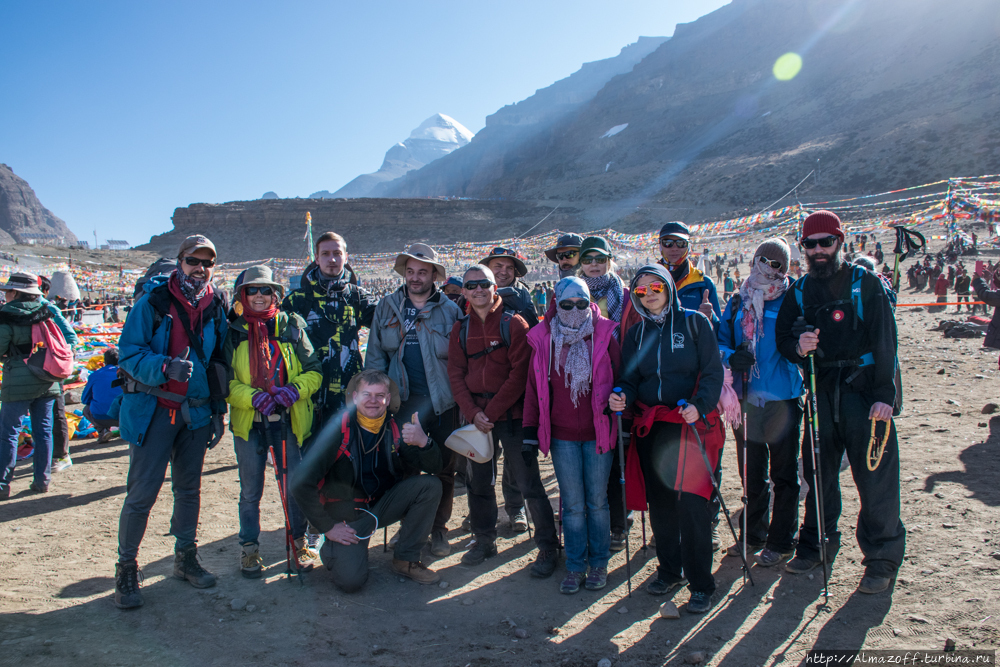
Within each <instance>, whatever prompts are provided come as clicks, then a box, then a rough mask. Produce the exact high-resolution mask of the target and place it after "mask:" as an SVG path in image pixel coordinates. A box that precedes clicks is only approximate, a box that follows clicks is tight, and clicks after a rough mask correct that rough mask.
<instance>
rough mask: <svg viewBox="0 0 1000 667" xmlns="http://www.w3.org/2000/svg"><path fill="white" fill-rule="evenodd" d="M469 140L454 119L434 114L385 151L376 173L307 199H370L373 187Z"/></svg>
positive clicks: (428, 161) (416, 167) (445, 153)
mask: <svg viewBox="0 0 1000 667" xmlns="http://www.w3.org/2000/svg"><path fill="white" fill-rule="evenodd" d="M471 139H472V132H470V131H469V130H468V128H466V127H465V126H464V125H462V124H461V123H459V122H458V121H457V120H455V119H454V118H451V117H449V116H445V115H444V114H439V113H438V114H434V115H433V116H431V117H430V118H428V119H427V120H425V121H424V122H423V123H421V124H420V127H418V128H417V129H415V130H414V131H413V132H411V133H410V136H409V138H408V139H406V140H405V141H401V142H400V143H398V144H396V145H395V146H393V147H392V148H390V149H389V150H388V151H386V154H385V159H384V160H383V161H382V166H381V167H379V170H378V171H376V172H373V173H371V174H362V175H361V176H358V177H357V178H355V179H354V180H353V181H351V182H350V183H348V184H347V185H345V186H344V187H342V188H340V189H339V190H337V191H336V192H334V193H332V194H331V193H330V192H329V191H328V190H321V191H319V192H314V193H313V194H311V195H309V197H310V199H328V198H332V197H346V198H351V197H368V196H372V195H373V191H374V189H375V188H376V186H378V185H381V184H383V183H387V182H389V181H393V180H395V179H397V178H399V177H400V176H403V175H404V174H406V173H407V172H410V171H413V170H414V169H419V168H421V167H423V166H424V165H426V164H429V163H431V162H434V161H435V160H437V159H438V158H441V157H444V156H445V155H447V154H448V153H451V152H452V151H454V150H455V149H456V148H461V147H462V146H464V145H466V144H467V143H469V140H471ZM376 196H377V195H376Z"/></svg>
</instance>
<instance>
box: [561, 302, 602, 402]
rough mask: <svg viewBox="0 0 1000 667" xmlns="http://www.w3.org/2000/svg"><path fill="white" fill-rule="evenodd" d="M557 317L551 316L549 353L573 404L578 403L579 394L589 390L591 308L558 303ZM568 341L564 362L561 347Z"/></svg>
mask: <svg viewBox="0 0 1000 667" xmlns="http://www.w3.org/2000/svg"><path fill="white" fill-rule="evenodd" d="M556 313H557V315H558V316H557V317H556V318H554V319H553V320H552V324H551V327H552V353H553V354H554V355H555V358H556V364H557V367H558V368H560V369H561V371H562V375H563V381H564V383H565V384H564V386H566V387H568V388H569V400H571V401H573V407H577V406H578V405H579V400H580V397H581V396H586V395H587V394H589V393H590V371H591V368H590V364H591V359H590V346H588V345H587V342H586V340H584V339H585V338H587V336H593V335H594V318H593V313H591V311H590V308H586V309H584V310H579V309H577V308H574V309H573V310H563V309H562V308H559V307H557V309H556ZM566 345H568V346H569V351H568V352H567V353H566V362H565V363H561V362H562V350H563V347H564V346H566Z"/></svg>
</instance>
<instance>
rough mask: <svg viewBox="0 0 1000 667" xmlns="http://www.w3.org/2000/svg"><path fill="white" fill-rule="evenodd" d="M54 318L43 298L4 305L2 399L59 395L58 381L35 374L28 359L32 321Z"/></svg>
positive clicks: (0, 336) (0, 333) (0, 332)
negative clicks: (29, 367)
mask: <svg viewBox="0 0 1000 667" xmlns="http://www.w3.org/2000/svg"><path fill="white" fill-rule="evenodd" d="M50 319H52V313H51V312H50V311H49V309H48V308H46V306H45V304H44V303H42V301H41V300H39V301H12V302H10V303H7V304H4V306H3V308H0V357H2V358H3V385H2V386H0V401H2V402H4V403H6V402H7V401H32V400H34V399H36V398H42V397H50V396H51V397H53V398H54V397H56V396H59V394H60V392H61V391H62V390H61V389H60V388H59V383H58V382H46V381H45V380H42V379H41V378H38V377H36V376H35V374H34V373H32V372H31V371H30V370H28V365H27V364H26V363H24V360H25V359H27V358H28V354H27V353H26V352H24V350H30V349H31V325H33V324H37V323H39V322H44V321H45V320H50Z"/></svg>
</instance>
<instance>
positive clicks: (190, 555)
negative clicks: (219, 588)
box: [174, 544, 215, 588]
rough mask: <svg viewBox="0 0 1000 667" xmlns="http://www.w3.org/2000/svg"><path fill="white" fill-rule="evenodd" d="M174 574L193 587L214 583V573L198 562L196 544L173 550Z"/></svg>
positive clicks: (207, 586) (202, 586)
mask: <svg viewBox="0 0 1000 667" xmlns="http://www.w3.org/2000/svg"><path fill="white" fill-rule="evenodd" d="M174 576H175V577H177V578H178V579H184V580H186V581H187V582H188V583H190V584H191V585H192V586H194V587H195V588H211V587H212V586H214V585H215V575H214V574H212V573H211V572H209V571H208V570H206V569H205V568H203V567H202V566H201V563H199V562H198V546H197V545H195V544H191V545H189V546H186V547H184V548H183V549H178V550H176V551H174Z"/></svg>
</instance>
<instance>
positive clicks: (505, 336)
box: [458, 308, 517, 360]
mask: <svg viewBox="0 0 1000 667" xmlns="http://www.w3.org/2000/svg"><path fill="white" fill-rule="evenodd" d="M516 314H517V313H516V312H515V311H513V310H509V309H506V308H505V309H504V311H503V314H502V315H501V317H500V345H494V346H492V347H488V348H486V349H484V350H480V351H479V352H476V353H475V354H469V351H468V349H467V347H466V341H467V340H468V339H469V318H470V317H471V315H464V316H462V317H460V318H458V321H459V322H461V323H462V327H461V328H460V329H459V330H458V342H459V344H460V345H461V346H462V352H463V353H465V358H466V359H468V360H472V359H479V358H480V357H485V356H486V355H487V354H491V353H493V352H496V351H497V350H499V349H500V348H501V347H507V348H509V347H510V322H511V320H513V319H514V315H516Z"/></svg>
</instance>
